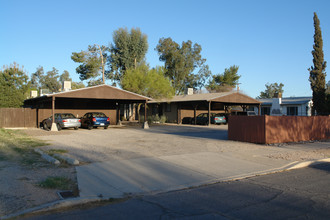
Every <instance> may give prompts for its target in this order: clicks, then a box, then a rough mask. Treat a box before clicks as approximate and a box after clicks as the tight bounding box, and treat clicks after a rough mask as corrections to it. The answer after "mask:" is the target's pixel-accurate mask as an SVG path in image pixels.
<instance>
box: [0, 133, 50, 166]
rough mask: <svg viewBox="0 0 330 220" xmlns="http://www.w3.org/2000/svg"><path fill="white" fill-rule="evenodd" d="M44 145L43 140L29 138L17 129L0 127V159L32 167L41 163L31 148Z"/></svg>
mask: <svg viewBox="0 0 330 220" xmlns="http://www.w3.org/2000/svg"><path fill="white" fill-rule="evenodd" d="M45 145H47V143H46V142H45V141H41V140H37V139H34V138H31V137H29V136H27V135H25V134H23V133H21V132H20V131H18V130H6V129H0V161H7V162H14V163H19V164H20V165H27V166H32V167H33V166H34V165H37V164H40V163H43V160H42V159H41V158H40V156H39V155H38V154H37V153H35V152H34V151H33V149H34V148H35V147H40V146H45Z"/></svg>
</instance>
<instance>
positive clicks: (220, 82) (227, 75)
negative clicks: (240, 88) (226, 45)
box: [206, 65, 241, 92]
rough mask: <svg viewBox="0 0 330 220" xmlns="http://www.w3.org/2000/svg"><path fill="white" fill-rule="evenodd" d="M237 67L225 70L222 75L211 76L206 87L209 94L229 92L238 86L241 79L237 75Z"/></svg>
mask: <svg viewBox="0 0 330 220" xmlns="http://www.w3.org/2000/svg"><path fill="white" fill-rule="evenodd" d="M238 68H239V67H238V66H235V65H233V66H231V67H229V69H227V68H226V69H225V71H224V73H222V74H217V75H213V76H212V80H210V81H209V84H208V85H207V86H206V88H207V90H208V91H209V92H227V91H231V90H232V89H233V88H235V86H237V85H238V80H239V78H241V76H239V75H238V74H237V72H238Z"/></svg>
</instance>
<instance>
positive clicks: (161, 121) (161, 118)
mask: <svg viewBox="0 0 330 220" xmlns="http://www.w3.org/2000/svg"><path fill="white" fill-rule="evenodd" d="M166 121H167V118H166V116H165V115H162V116H160V120H159V122H160V123H162V124H164V123H165V122H166Z"/></svg>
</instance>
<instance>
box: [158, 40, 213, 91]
mask: <svg viewBox="0 0 330 220" xmlns="http://www.w3.org/2000/svg"><path fill="white" fill-rule="evenodd" d="M156 50H157V51H158V54H159V60H160V61H164V62H165V69H166V72H165V75H166V76H167V77H169V79H170V80H171V83H172V86H173V87H174V89H175V92H176V94H182V93H183V92H184V91H185V89H186V88H189V87H191V88H195V89H197V88H199V89H200V88H201V87H203V85H204V83H205V81H206V79H207V78H208V77H209V76H210V74H211V72H210V71H209V69H208V66H206V65H204V63H205V61H206V60H205V59H203V58H202V56H201V51H202V47H201V46H200V45H199V44H197V43H195V44H193V43H192V42H191V41H190V40H188V41H187V42H182V45H181V46H180V45H179V44H178V43H176V42H174V41H173V40H172V39H171V38H161V39H160V40H159V43H158V45H157V47H156ZM197 68H200V69H199V71H198V73H197V74H194V71H195V70H196V69H197Z"/></svg>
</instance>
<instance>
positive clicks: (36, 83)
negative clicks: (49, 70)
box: [31, 66, 45, 90]
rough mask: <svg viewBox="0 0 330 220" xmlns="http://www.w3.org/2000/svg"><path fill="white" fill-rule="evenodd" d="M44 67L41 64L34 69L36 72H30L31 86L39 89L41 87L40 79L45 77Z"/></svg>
mask: <svg viewBox="0 0 330 220" xmlns="http://www.w3.org/2000/svg"><path fill="white" fill-rule="evenodd" d="M44 75H45V72H44V68H43V67H42V66H39V67H38V68H37V70H36V72H34V73H32V76H31V88H33V89H37V90H40V89H41V88H42V86H43V85H42V81H43V78H44V77H45V76H44Z"/></svg>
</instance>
